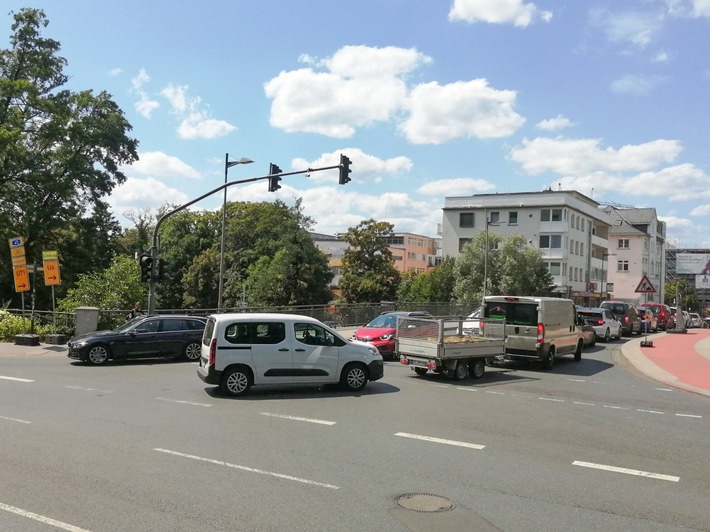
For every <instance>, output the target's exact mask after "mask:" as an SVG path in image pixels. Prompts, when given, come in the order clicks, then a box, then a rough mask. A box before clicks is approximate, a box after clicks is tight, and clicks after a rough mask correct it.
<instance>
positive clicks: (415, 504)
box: [395, 493, 454, 513]
mask: <svg viewBox="0 0 710 532" xmlns="http://www.w3.org/2000/svg"><path fill="white" fill-rule="evenodd" d="M395 501H396V502H397V504H398V505H399V506H401V507H402V508H406V509H407V510H412V511H414V512H428V513H432V512H448V511H449V510H453V509H454V501H452V500H451V499H448V498H446V497H442V496H440V495H432V494H430V493H405V494H404V495H400V496H399V497H397V498H396V499H395Z"/></svg>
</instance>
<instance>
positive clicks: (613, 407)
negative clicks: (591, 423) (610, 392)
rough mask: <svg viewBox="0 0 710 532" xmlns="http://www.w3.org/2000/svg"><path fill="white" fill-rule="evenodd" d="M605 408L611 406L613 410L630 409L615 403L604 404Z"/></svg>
mask: <svg viewBox="0 0 710 532" xmlns="http://www.w3.org/2000/svg"><path fill="white" fill-rule="evenodd" d="M604 408H611V409H612V410H629V408H627V407H625V406H614V405H604Z"/></svg>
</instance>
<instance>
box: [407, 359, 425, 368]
mask: <svg viewBox="0 0 710 532" xmlns="http://www.w3.org/2000/svg"><path fill="white" fill-rule="evenodd" d="M409 365H410V366H416V367H418V368H425V367H427V366H426V365H427V362H426V360H412V359H411V358H410V359H409Z"/></svg>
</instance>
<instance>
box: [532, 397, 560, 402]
mask: <svg viewBox="0 0 710 532" xmlns="http://www.w3.org/2000/svg"><path fill="white" fill-rule="evenodd" d="M538 399H540V401H552V402H553V403H564V402H565V400H564V399H552V398H550V397H538Z"/></svg>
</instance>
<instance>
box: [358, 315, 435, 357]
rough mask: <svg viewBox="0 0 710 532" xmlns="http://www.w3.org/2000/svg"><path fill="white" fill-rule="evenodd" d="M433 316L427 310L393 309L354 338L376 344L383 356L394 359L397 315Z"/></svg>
mask: <svg viewBox="0 0 710 532" xmlns="http://www.w3.org/2000/svg"><path fill="white" fill-rule="evenodd" d="M398 316H403V317H411V318H432V317H433V316H432V315H431V314H430V313H428V312H426V311H410V312H408V311H393V312H383V313H382V314H380V315H379V316H377V317H376V318H374V319H373V320H371V321H370V322H369V323H368V324H367V325H365V326H364V327H361V328H360V329H358V330H357V331H355V333H354V334H353V340H359V341H361V342H368V343H371V344H372V345H374V346H375V347H376V348H377V350H378V351H379V352H380V354H381V355H382V358H390V359H394V356H395V340H396V337H397V317H398Z"/></svg>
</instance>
